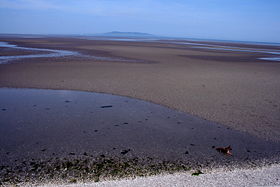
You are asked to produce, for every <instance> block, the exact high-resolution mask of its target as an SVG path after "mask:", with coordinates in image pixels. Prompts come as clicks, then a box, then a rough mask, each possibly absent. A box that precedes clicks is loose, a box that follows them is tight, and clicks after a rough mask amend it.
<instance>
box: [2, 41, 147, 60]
mask: <svg viewBox="0 0 280 187" xmlns="http://www.w3.org/2000/svg"><path fill="white" fill-rule="evenodd" d="M0 47H6V48H14V49H20V50H31V51H43V52H46V54H32V55H16V56H0V64H5V63H8V62H9V61H11V60H18V59H26V58H42V57H44V58H46V57H49V58H53V57H63V56H77V55H79V56H82V57H84V58H89V59H94V60H99V61H117V62H136V63H139V62H140V63H141V62H144V61H143V60H137V59H125V58H117V57H105V56H95V55H82V54H80V53H79V52H75V51H68V50H58V49H43V48H31V47H20V46H17V45H13V44H9V43H7V42H0Z"/></svg>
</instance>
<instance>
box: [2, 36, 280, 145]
mask: <svg viewBox="0 0 280 187" xmlns="http://www.w3.org/2000/svg"><path fill="white" fill-rule="evenodd" d="M1 41H7V42H9V41H10V42H14V43H15V44H18V45H23V46H27V47H38V48H51V49H63V50H71V51H78V52H80V53H81V54H85V55H89V56H90V55H96V56H101V57H112V58H125V59H128V61H126V62H118V61H114V60H111V61H108V62H107V61H106V60H105V61H104V60H96V59H91V58H85V57H59V58H39V59H25V60H19V61H20V62H26V63H20V64H6V65H1V66H0V86H1V87H19V88H50V89H70V90H84V91H94V92H102V93H112V94H116V95H123V96H129V97H133V98H139V99H143V100H146V101H151V102H154V103H157V104H161V105H164V106H167V107H170V108H172V109H177V110H179V111H182V112H185V113H188V114H192V115H195V116H199V117H201V118H204V119H207V120H210V121H213V122H216V123H219V124H222V125H224V126H226V127H229V128H232V129H236V130H240V131H243V132H247V133H249V134H251V135H254V136H257V137H259V138H263V139H267V140H268V139H269V140H273V141H279V140H280V138H279V137H280V126H279V124H280V117H279V116H280V100H279V95H280V84H279V80H280V73H279V71H280V64H279V62H271V61H265V60H260V59H258V58H260V57H264V55H263V54H259V53H250V52H232V51H213V50H208V49H195V48H191V47H189V46H185V45H184V46H182V45H175V44H166V43H159V42H157V43H155V42H122V41H92V40H82V39H74V38H42V39H37V38H36V39H34V38H33V39H26V38H25V39H11V38H10V39H9V38H3V39H2V40H1ZM222 45H228V44H222ZM236 45H237V44H233V46H235V47H236ZM238 45H239V46H240V45H242V44H238ZM245 47H246V45H245ZM247 47H248V46H247ZM249 47H251V48H252V47H256V48H260V46H252V45H250V46H249ZM261 47H262V48H267V49H273V50H278V49H279V47H278V46H268V47H266V46H261ZM268 56H270V57H274V56H273V55H268ZM129 60H131V62H130V61H129Z"/></svg>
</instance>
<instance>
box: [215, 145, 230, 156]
mask: <svg viewBox="0 0 280 187" xmlns="http://www.w3.org/2000/svg"><path fill="white" fill-rule="evenodd" d="M216 150H217V151H218V152H220V153H223V154H225V155H229V156H231V155H232V153H231V152H230V151H231V150H232V148H231V146H230V145H229V146H228V147H217V148H216Z"/></svg>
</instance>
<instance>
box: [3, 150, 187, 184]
mask: <svg viewBox="0 0 280 187" xmlns="http://www.w3.org/2000/svg"><path fill="white" fill-rule="evenodd" d="M125 151H127V150H125ZM83 155H84V156H81V157H77V156H73V158H51V159H48V160H35V159H32V160H31V161H22V162H16V163H15V165H13V166H6V165H2V166H0V185H16V184H33V185H34V184H42V183H45V182H57V181H60V182H62V183H76V182H92V181H95V182H98V181H99V180H101V179H105V178H110V179H117V178H120V177H135V176H149V175H155V174H159V173H162V172H168V173H174V172H176V171H188V170H190V168H189V167H188V165H186V164H183V163H181V162H170V161H155V160H153V159H142V158H141V159H139V158H136V157H135V158H111V157H106V156H105V155H100V156H99V157H97V158H91V157H88V154H87V153H84V154H83Z"/></svg>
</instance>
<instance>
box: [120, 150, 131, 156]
mask: <svg viewBox="0 0 280 187" xmlns="http://www.w3.org/2000/svg"><path fill="white" fill-rule="evenodd" d="M129 151H131V150H130V149H125V150H122V152H121V154H122V155H125V154H127V153H128V152H129Z"/></svg>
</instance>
